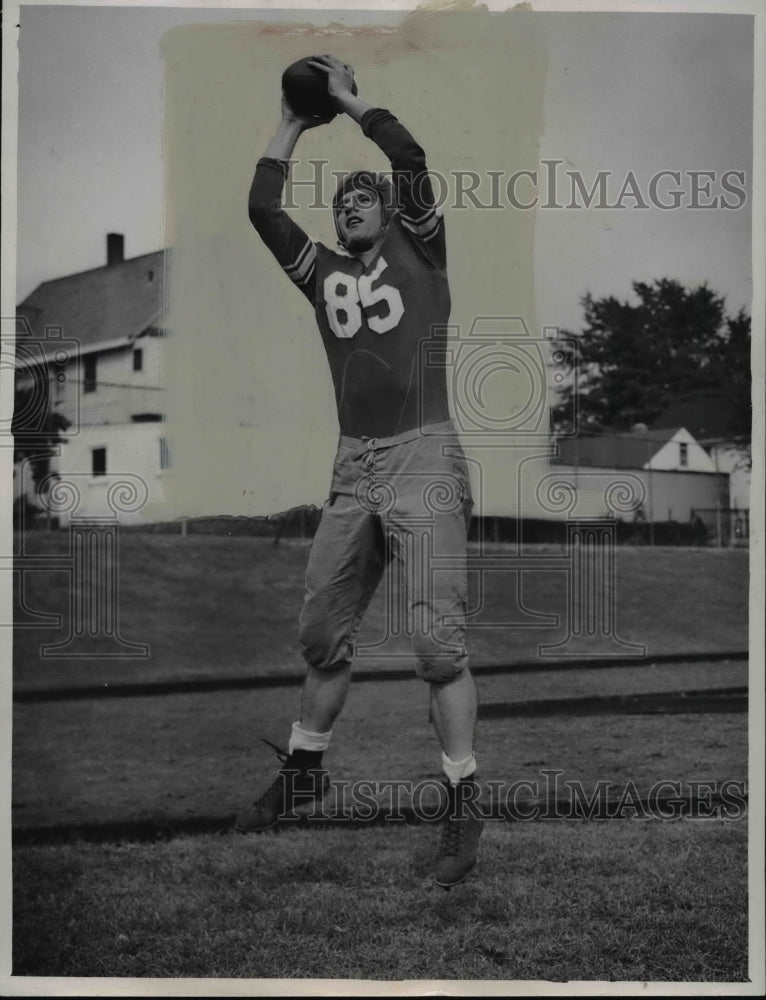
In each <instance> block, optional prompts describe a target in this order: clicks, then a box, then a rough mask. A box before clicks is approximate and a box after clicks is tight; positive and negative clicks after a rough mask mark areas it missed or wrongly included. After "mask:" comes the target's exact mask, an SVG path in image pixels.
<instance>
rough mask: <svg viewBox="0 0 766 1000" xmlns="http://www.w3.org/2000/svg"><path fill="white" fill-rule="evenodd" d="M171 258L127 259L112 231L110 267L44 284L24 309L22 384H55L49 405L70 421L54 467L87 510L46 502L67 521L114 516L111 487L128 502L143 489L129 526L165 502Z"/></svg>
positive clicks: (124, 512)
mask: <svg viewBox="0 0 766 1000" xmlns="http://www.w3.org/2000/svg"><path fill="white" fill-rule="evenodd" d="M168 256H169V255H168V254H167V252H166V251H163V250H160V251H156V252H154V253H150V254H144V255H142V256H140V257H133V258H131V259H129V260H126V259H125V256H124V239H123V237H122V236H121V235H120V234H117V233H110V234H108V236H107V259H106V264H105V265H104V266H102V267H99V268H95V269H93V270H90V271H84V272H81V273H78V274H72V275H67V276H66V277H63V278H57V279H55V280H53V281H46V282H43V284H41V285H39V286H38V287H37V288H36V289H35V290H34V291H33V292H32V294H31V295H29V296H28V297H27V298H26V299H25V300H24V301H23V302H22V303H21V304H20V305H19V307H18V316H19V332H18V333H17V342H16V359H17V361H16V367H17V384H18V385H19V386H20V387H24V386H25V384H26V385H32V384H37V385H38V386H41V385H45V386H47V390H46V395H47V402H48V405H49V406H50V407H52V408H53V410H54V411H55V412H57V413H60V414H62V415H63V416H64V417H65V418H66V419H67V420H68V421H69V426H68V427H67V429H66V431H65V433H64V437H65V439H66V440H65V443H64V444H62V445H60V447H59V450H60V454H59V455H58V456H57V457H56V458H55V459H54V460H53V462H52V467H53V468H54V469H55V471H56V472H57V473H58V476H59V477H60V482H61V483H62V484H68V486H70V487H71V488H72V489H73V490H74V491H75V492H76V494H77V503H76V504H75V505H74V506H72V505H71V504H65V505H64V506H63V507H61V506H59V507H57V506H56V503H55V497H50V498H49V500H48V502H47V504H46V505H47V506H48V507H49V509H50V510H51V511H52V512H54V513H57V514H59V517H60V520H61V521H62V522H66V521H67V519H68V517H69V516H70V515H74V514H76V516H78V517H96V516H104V515H109V514H110V513H112V515H113V510H112V507H111V500H112V497H113V494H112V493H110V489H112V488H115V489H118V488H119V487H118V483H119V482H120V481H122V482H123V486H122V487H121V489H122V494H121V495H122V497H123V500H124V497H125V495H126V490H127V491H128V492H130V490H131V489H134V490H135V491H136V499H135V501H134V502H133V504H132V506H131V504H127V508H128V509H125V503H124V502H123V503H122V508H123V509H121V510H120V513H119V518H120V520H121V521H122V522H123V523H125V522H130V521H131V520H135V521H140V520H142V519H143V518H144V516H145V515H144V514H142V511H143V510H144V508H145V507H147V506H148V505H149V504H151V503H153V502H161V500H162V474H163V469H164V468H166V467H167V465H168V455H167V448H166V446H165V440H164V435H163V423H162V421H163V415H164V411H165V401H164V395H165V390H164V387H163V375H162V357H163V335H164V326H163V317H164V315H165V289H166V284H167V274H166V270H167V263H168ZM23 476H24V470H19V476H18V477H17V478H18V479H19V480H21V479H22V478H23ZM25 488H26V489H27V490H28V484H25V483H20V484H19V486H18V487H17V490H21V489H25ZM121 502H122V501H121Z"/></svg>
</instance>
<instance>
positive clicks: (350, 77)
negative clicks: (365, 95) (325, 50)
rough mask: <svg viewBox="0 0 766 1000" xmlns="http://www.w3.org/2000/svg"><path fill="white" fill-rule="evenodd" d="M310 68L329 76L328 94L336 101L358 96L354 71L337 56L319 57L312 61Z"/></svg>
mask: <svg viewBox="0 0 766 1000" xmlns="http://www.w3.org/2000/svg"><path fill="white" fill-rule="evenodd" d="M309 66H313V67H314V69H318V70H320V71H321V72H322V73H326V74H327V92H328V93H329V95H330V97H332V99H333V100H334V101H336V102H337V100H338V98H342V97H349V96H350V97H354V96H356V87H355V84H354V71H353V69H352V68H351V66H349V65H348V64H347V63H343V62H341V61H340V59H336V58H335V56H326V55H325V56H317V57H316V59H312V60H311V62H310V63H309Z"/></svg>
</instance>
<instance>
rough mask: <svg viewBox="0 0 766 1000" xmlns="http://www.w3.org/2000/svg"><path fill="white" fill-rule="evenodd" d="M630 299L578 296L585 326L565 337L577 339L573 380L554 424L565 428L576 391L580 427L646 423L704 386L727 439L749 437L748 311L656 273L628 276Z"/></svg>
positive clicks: (705, 290) (746, 439) (706, 290)
mask: <svg viewBox="0 0 766 1000" xmlns="http://www.w3.org/2000/svg"><path fill="white" fill-rule="evenodd" d="M633 291H634V293H635V295H636V297H637V299H638V302H637V303H636V304H631V303H630V302H620V301H618V300H617V299H616V298H614V297H613V296H608V297H606V298H602V299H594V298H593V296H592V295H591V294H590V293H588V294H586V295H585V297H584V298H583V299H582V305H583V309H584V313H585V324H584V329H583V330H582V331H581V332H580V333H579V334H572V333H570V332H568V331H566V332H565V335H566V336H567V337H569V338H573V339H575V340H576V341H577V342H578V345H579V356H580V376H579V385H578V386H574V385H570V386H568V387H567V388H565V389H564V390H563V391H562V393H561V395H560V401H559V403H558V405H556V406H555V407H554V410H553V426H554V429H555V430H557V431H559V432H563V431H568V432H571V431H572V430H573V429H574V428H573V427H572V416H571V415H572V412H573V405H572V404H573V396H574V394H575V392H577V397H578V398H577V403H578V410H579V420H578V426H579V428H580V430H581V431H583V432H585V433H600V432H601V431H603V430H606V429H607V428H608V429H618V430H627V429H630V428H631V427H633V425H634V424H636V423H645V424H651V423H652V422H653V421H654V420H656V419H657V417H659V416H660V415H661V414H662V413H663V412H664V411H665V410H666V409H667V408H668V407H669V406H670V404H671V403H674V402H677V401H678V400H679V399H681V398H688V397H691V396H694V395H695V394H700V393H704V392H709V393H713V394H715V395H716V396H719V397H720V398H721V399H722V400H723V401H724V404H725V407H726V411H727V414H728V416H729V417H730V434H729V436H730V437H731V440H732V442H736V443H741V444H742V445H747V444H748V443H749V441H750V424H751V413H750V379H751V376H750V317H749V316H748V315H747V313H746V312H745V311H744V309H741V310H740V311H739V313H738V314H737V315H736V316H734V317H727V316H726V314H725V311H724V299H723V297H722V296H719V295H716V294H715V293H714V292H713V291H711V289H710V288H708V287H707V285H706V284H703V285H700V286H699V287H697V288H694V289H686V288H684V286H683V285H681V284H680V283H679V282H677V281H672V280H669V279H666V278H663V279H661V280H658V281H654V282H653V283H651V284H645V283H643V282H638V281H636V282H633Z"/></svg>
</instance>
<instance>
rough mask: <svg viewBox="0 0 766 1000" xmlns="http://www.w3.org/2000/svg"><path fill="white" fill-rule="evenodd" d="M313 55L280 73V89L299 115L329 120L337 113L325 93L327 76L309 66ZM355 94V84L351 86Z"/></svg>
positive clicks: (313, 57)
mask: <svg viewBox="0 0 766 1000" xmlns="http://www.w3.org/2000/svg"><path fill="white" fill-rule="evenodd" d="M315 58H316V57H315V56H306V57H305V58H304V59H299V60H298V61H297V62H294V63H293V64H292V65H291V66H288V67H287V69H286V70H285V71H284V73H283V74H282V90H283V91H284V94H285V97H286V98H287V100H288V103H289V104H290V107H291V108H292V109H293V111H296V112H297V113H298V114H299V115H311V116H312V117H313V118H321V119H322V120H323V121H330V120H331V119H332V118H334V117H335V116H336V115H337V113H338V112H337V110H336V109H335V105H334V104H333V102H332V99H331V97H330V95H329V94H328V93H327V77H326V75H325V74H324V73H323V72H322V71H321V70H318V69H314V67H313V66H309V62H310V61H311V60H312V59H315ZM352 89H353V92H354V94H356V92H357V91H356V84H354V86H353V88H352Z"/></svg>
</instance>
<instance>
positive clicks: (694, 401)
mask: <svg viewBox="0 0 766 1000" xmlns="http://www.w3.org/2000/svg"><path fill="white" fill-rule="evenodd" d="M666 427H685V428H686V429H687V430H688V431H689V433H690V434H691V435H692V436H693V437H695V438H696V439H697V441H699V442H700V444H705V443H707V442H712V441H720V440H728V439H729V438H730V437H731V436H732V420H731V412H730V405H727V403H726V401H725V399H724V397H723V395H722V394H721V393H719V392H715V391H714V390H711V391H708V392H699V393H695V394H694V395H693V396H687V397H685V398H682V399H679V400H677V401H676V402H675V403H673V404H672V405H671V406H669V407H668V409H667V410H665V412H664V413H663V414H661V415H660V416H659V417H658V418H657V419H656V420H655V421H654V423H653V424H652V429H653V430H661V429H664V428H666Z"/></svg>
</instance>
